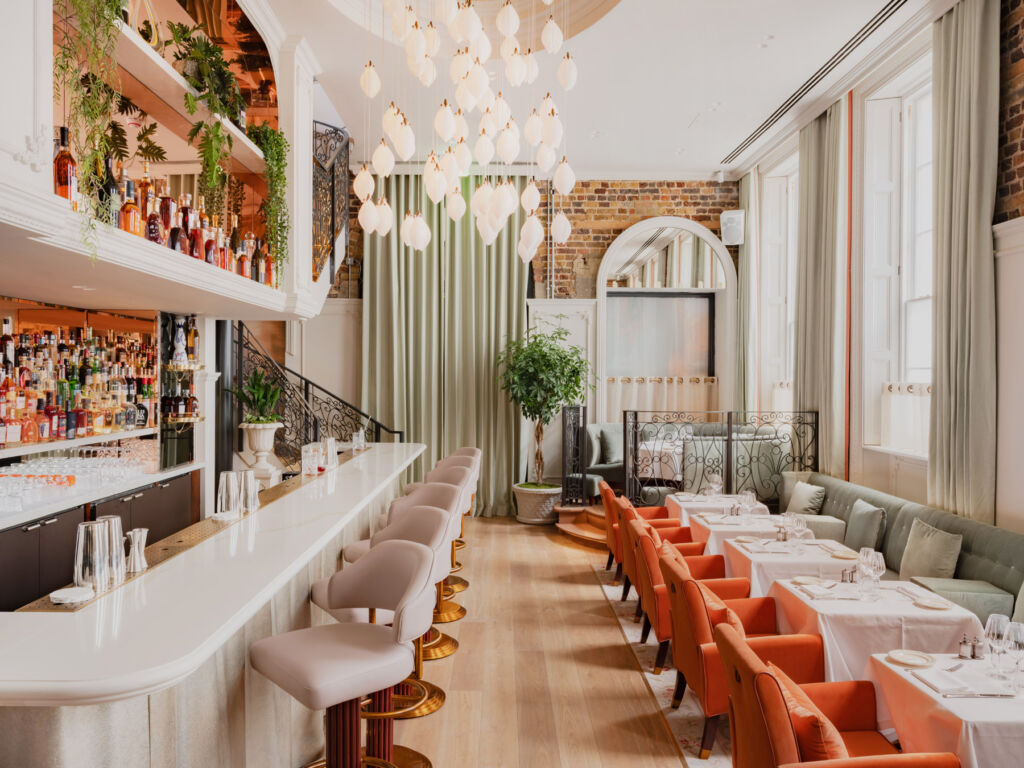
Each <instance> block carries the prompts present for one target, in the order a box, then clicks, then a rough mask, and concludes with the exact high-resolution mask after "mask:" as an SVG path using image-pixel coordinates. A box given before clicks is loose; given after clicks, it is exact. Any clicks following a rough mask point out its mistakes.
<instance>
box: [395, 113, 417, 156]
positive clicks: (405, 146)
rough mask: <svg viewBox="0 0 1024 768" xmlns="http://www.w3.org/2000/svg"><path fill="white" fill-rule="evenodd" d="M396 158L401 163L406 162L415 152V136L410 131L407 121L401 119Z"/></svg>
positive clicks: (410, 127)
mask: <svg viewBox="0 0 1024 768" xmlns="http://www.w3.org/2000/svg"><path fill="white" fill-rule="evenodd" d="M396 149H397V150H398V156H399V157H400V158H402V160H403V161H405V160H408V159H409V158H410V157H412V156H413V154H414V153H415V152H416V134H415V133H413V131H412V126H410V125H409V121H408V120H406V119H404V118H403V119H402V125H401V126H399V128H398V144H397V147H396Z"/></svg>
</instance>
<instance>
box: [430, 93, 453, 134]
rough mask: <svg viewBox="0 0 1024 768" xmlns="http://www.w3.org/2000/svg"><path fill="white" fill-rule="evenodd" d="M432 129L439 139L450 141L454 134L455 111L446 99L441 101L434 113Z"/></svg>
mask: <svg viewBox="0 0 1024 768" xmlns="http://www.w3.org/2000/svg"><path fill="white" fill-rule="evenodd" d="M434 130H435V131H436V132H437V135H438V137H439V138H440V139H441V141H451V139H452V136H454V135H455V113H454V112H452V108H451V107H450V106H449V105H448V99H445V100H444V101H442V102H441V106H440V107H439V108H438V110H437V114H436V115H434Z"/></svg>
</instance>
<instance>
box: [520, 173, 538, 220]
mask: <svg viewBox="0 0 1024 768" xmlns="http://www.w3.org/2000/svg"><path fill="white" fill-rule="evenodd" d="M519 203H520V204H521V205H522V206H523V211H525V212H526V213H527V214H530V213H533V212H534V211H536V210H537V209H538V208H539V207H540V190H539V189H538V188H537V181H536V179H530V183H529V184H527V185H526V187H525V188H524V189H523V194H522V195H521V196H520V197H519Z"/></svg>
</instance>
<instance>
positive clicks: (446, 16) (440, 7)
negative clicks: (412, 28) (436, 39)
mask: <svg viewBox="0 0 1024 768" xmlns="http://www.w3.org/2000/svg"><path fill="white" fill-rule="evenodd" d="M458 11H459V6H458V3H457V2H456V0H435V2H434V18H435V19H437V20H438V21H440V22H441V23H442V24H446V25H447V24H451V23H452V21H454V20H455V14H456V13H458Z"/></svg>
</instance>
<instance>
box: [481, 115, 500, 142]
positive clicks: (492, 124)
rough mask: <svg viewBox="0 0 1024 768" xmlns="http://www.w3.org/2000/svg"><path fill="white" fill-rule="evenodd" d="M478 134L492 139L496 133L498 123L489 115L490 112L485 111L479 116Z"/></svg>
mask: <svg viewBox="0 0 1024 768" xmlns="http://www.w3.org/2000/svg"><path fill="white" fill-rule="evenodd" d="M478 133H482V134H483V135H484V136H487V137H488V138H494V136H495V135H496V134H497V133H498V121H497V120H495V119H494V115H492V114H491V110H489V109H485V110H484V113H483V114H482V115H480V126H479V131H478Z"/></svg>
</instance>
